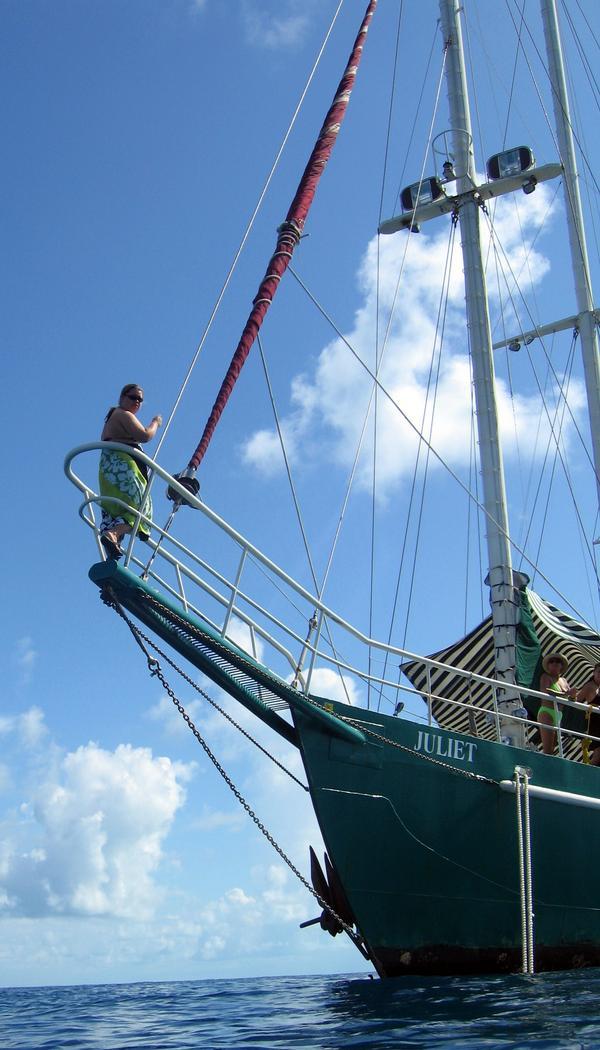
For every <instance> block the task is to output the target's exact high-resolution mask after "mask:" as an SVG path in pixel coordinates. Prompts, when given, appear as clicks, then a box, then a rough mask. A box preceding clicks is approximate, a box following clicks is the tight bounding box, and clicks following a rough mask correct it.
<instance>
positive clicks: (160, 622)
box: [88, 560, 366, 747]
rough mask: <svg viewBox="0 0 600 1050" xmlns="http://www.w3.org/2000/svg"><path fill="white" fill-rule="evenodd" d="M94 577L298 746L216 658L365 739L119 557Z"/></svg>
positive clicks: (349, 735)
mask: <svg viewBox="0 0 600 1050" xmlns="http://www.w3.org/2000/svg"><path fill="white" fill-rule="evenodd" d="M88 575H89V578H90V580H91V581H92V582H93V583H95V584H96V585H97V586H98V587H99V588H100V590H101V591H102V590H104V589H110V590H112V592H113V594H114V596H115V598H116V599H117V601H118V602H119V603H120V604H121V605H122V606H123V608H124V609H126V610H127V611H128V612H130V613H132V614H133V615H134V616H135V617H136V618H137V619H139V620H141V621H142V623H144V624H145V626H147V627H149V628H150V630H152V631H153V632H154V633H155V634H157V635H159V637H161V638H162V639H163V640H164V641H166V642H168V644H169V645H170V646H172V648H173V649H175V650H176V651H177V652H178V653H180V655H181V656H183V657H185V659H186V660H188V661H189V662H190V663H191V664H193V666H194V667H197V668H198V669H199V670H200V671H202V672H203V673H204V674H206V675H207V676H208V677H209V678H210V679H211V680H212V681H213V682H215V684H216V685H219V686H220V687H221V688H223V689H224V690H225V691H226V692H227V693H229V695H230V696H233V697H234V699H236V700H238V701H239V702H240V703H241V704H242V705H243V706H244V707H246V708H247V709H248V710H249V711H251V712H252V714H254V715H256V717H257V718H259V719H260V720H261V721H262V722H264V723H265V724H267V725H268V726H270V728H271V729H273V730H275V732H276V733H278V734H279V735H280V736H282V737H284V738H285V739H286V740H287V741H288V742H289V743H291V744H294V746H295V747H298V746H299V743H298V737H297V733H296V730H295V729H294V727H293V726H292V725H290V723H289V722H286V720H285V719H284V718H282V717H281V716H280V715H278V714H277V712H276V711H273V710H271V708H270V707H268V706H267V705H266V704H264V703H263V702H262V701H261V700H259V699H258V698H257V697H255V696H253V695H252V693H251V692H250V691H249V690H247V689H246V688H245V687H244V686H243V685H242V684H240V683H239V682H237V681H236V680H235V679H234V678H233V677H232V676H231V675H230V674H228V672H227V671H226V670H225V669H224V668H222V667H220V666H219V665H218V664H217V663H216V658H217V657H223V656H224V657H225V659H226V660H227V661H228V662H229V663H231V664H232V665H233V666H234V667H236V668H237V669H239V670H240V671H242V672H245V673H246V674H248V675H250V676H251V677H252V678H253V679H254V680H255V681H256V682H258V683H259V684H260V685H262V686H264V687H265V688H267V689H270V690H271V691H272V692H273V693H275V694H276V695H277V696H279V697H281V699H282V700H285V701H286V703H288V704H289V706H290V708H291V709H292V711H294V712H301V713H302V714H304V715H306V716H307V717H308V718H310V719H311V721H313V722H314V723H317V724H318V726H319V728H321V729H322V730H323V731H325V732H326V733H328V734H330V735H333V736H337V737H341V738H342V739H344V740H347V741H350V742H352V743H353V744H365V743H366V738H365V736H364V734H363V733H362V732H361V731H360V730H359V729H355V728H354V727H353V726H350V725H348V724H347V723H346V722H343V721H342V720H341V719H340V718H338V717H337V716H336V715H335V714H333V713H332V712H330V711H326V710H323V708H322V707H320V706H319V707H317V706H316V705H315V703H313V701H312V700H311V698H310V697H306V696H302V695H301V694H299V693H297V692H296V690H294V689H292V688H291V686H289V685H288V683H287V682H284V680H283V679H282V678H279V677H278V676H277V675H276V674H275V673H274V672H272V671H270V670H269V669H268V668H266V667H264V666H263V665H262V664H259V663H258V662H257V661H256V660H253V658H252V657H251V656H250V655H249V654H248V653H246V652H244V651H243V650H242V649H240V648H238V647H237V646H236V645H235V644H234V643H233V642H230V641H229V640H228V639H225V638H223V637H222V635H220V634H218V633H217V632H216V631H215V630H214V629H213V628H211V627H210V626H209V625H208V624H207V623H205V622H204V621H202V620H201V619H199V618H198V617H196V616H193V615H192V614H191V613H189V612H186V611H184V610H183V609H182V608H181V607H180V606H179V604H178V603H176V602H174V601H173V600H172V599H171V598H169V597H168V596H167V595H165V594H164V593H163V592H162V591H160V590H158V589H157V588H155V587H152V586H150V584H149V583H147V582H146V581H145V580H142V579H140V577H139V576H136V575H135V574H134V573H133V572H131V570H130V569H126V568H124V567H122V566H120V565H119V564H118V563H117V562H116V561H112V560H109V561H103V562H98V563H96V564H95V565H92V567H91V568H90V570H89V573H88ZM149 597H150V598H152V599H154V600H155V601H157V602H159V603H160V605H162V606H163V608H164V609H165V612H166V613H173V614H174V615H175V616H177V617H178V618H179V620H180V621H183V623H184V624H186V625H188V626H189V628H190V631H192V632H193V633H194V635H195V636H196V637H198V636H200V637H201V641H202V644H203V645H205V646H206V647H207V648H209V649H212V651H213V653H214V657H215V659H214V660H213V659H211V657H210V656H209V655H205V654H203V653H201V652H199V650H198V649H197V648H196V647H195V646H194V645H192V644H191V642H187V641H186V640H185V639H184V638H182V637H181V636H180V635H179V634H178V632H177V631H176V630H175V629H174V628H173V627H172V626H171V625H170V624H169V623H168V622H167V621H166V620H165V619H163V618H161V616H160V614H159V613H158V612H157V611H156V610H155V609H154V608H153V606H152V605H151V604H150V603H149V602H148V601H147V599H148V598H149Z"/></svg>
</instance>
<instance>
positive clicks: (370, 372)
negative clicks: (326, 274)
mask: <svg viewBox="0 0 600 1050" xmlns="http://www.w3.org/2000/svg"><path fill="white" fill-rule="evenodd" d="M296 279H297V280H298V282H299V283H300V284H301V286H302V287H303V288H304V290H305V292H306V294H307V295H308V296H309V298H310V299H311V301H312V302H313V303H314V305H315V306H316V308H317V309H318V310H319V312H320V313H321V314H322V315H323V317H324V318H325V320H326V321H327V322H328V323H329V324H330V325H331V327H332V329H333V331H334V332H335V333H336V335H337V336H338V337H339V338H340V339H341V340H342V342H343V343H344V345H345V346H346V347H347V349H348V350H349V351H350V353H351V354H352V356H353V357H354V358H355V360H356V361H357V362H358V364H359V365H360V366H361V368H362V369H363V371H365V372H366V374H367V375H368V376H369V377H370V379H371V380H372V381H373V383H375V384H376V385H377V386H378V388H379V390H381V392H382V394H383V395H384V397H385V398H386V400H387V401H389V403H390V404H391V405H392V407H393V408H395V410H396V411H397V412H398V413H399V414H400V415H401V416H402V418H403V419H404V420H405V422H406V423H407V424H408V426H409V427H410V429H411V430H412V431H413V432H414V433H415V434H416V436H417V438H419V440H421V441H422V442H423V443H424V444H425V445H426V446H427V448H429V450H430V452H431V454H432V456H433V457H434V459H435V460H436V461H437V462H438V463H439V464H440V466H441V467H443V468H444V470H445V471H446V472H447V473H448V475H449V476H450V477H451V478H452V480H453V481H455V482H456V484H457V485H458V486H459V488H461V489H462V490H463V492H465V493H466V494H467V496H468V497H469V498H470V499H471V500H472V501H473V503H474V504H475V505H476V506H477V507H478V508H479V510H480V511H481V512H482V513H483V514H484V515H485V517H486V519H489V521H491V522H493V524H494V527H495V528H497V529H499V530H500V532H501V533H502V535H504V536H505V537H506V539H507V540H508V541H509V543H510V545H511V547H513V549H514V550H515V551H516V552H517V554H520V555H522V556H523V559H524V561H525V562H526V563H527V565H529V566H531V568H532V569H533V568H536V569H537V572H538V575H539V576H540V578H541V579H543V580H544V582H545V583H547V584H548V586H549V587H551V588H552V590H553V591H554V593H555V594H556V595H557V596H558V597H559V598H560V600H561V602H564V603H565V604H566V606H567V608H569V609H570V610H571V611H572V612H573V613H574V614H575V615H576V616H577V617H578V618H579V619H580V620H581V622H582V623H584V624H585V623H587V621H586V619H585V616H584V614H583V613H582V612H580V611H579V609H577V608H576V607H575V606H574V605H573V604H572V602H571V601H570V600H569V598H568V597H567V596H566V594H563V592H562V591H560V590H559V589H558V588H557V587H556V586H555V585H554V584H553V583H552V581H551V580H550V579H549V578H548V577H547V576H546V575H545V574H544V573H543V572H542V570H541V569H540V568H539V566H535V565H534V563H533V562H532V561H531V559H530V558H529V556H528V555H527V554H526V553H525V551H523V550H522V549H521V547H520V546H519V544H517V543H516V542H515V541H514V540H513V539H512V538H511V536H510V535H509V534H508V532H506V530H504V529H503V528H502V526H501V524H500V523H499V522H498V521H496V520H495V519H494V517H493V515H492V514H491V513H490V511H488V510H486V508H485V507H484V505H483V503H482V502H481V501H480V500H479V498H478V497H476V496H475V494H474V493H473V492H471V491H470V489H469V488H468V486H467V485H466V484H465V482H464V481H463V480H462V479H461V478H460V477H459V475H458V474H457V473H456V471H454V470H453V469H452V467H451V466H450V464H449V463H447V462H446V460H445V459H444V457H443V456H442V455H441V453H439V452H438V451H437V449H435V448H434V447H433V445H431V443H430V442H428V441H427V438H425V437H424V435H422V434H420V433H419V430H418V428H417V426H416V424H415V423H413V421H412V420H411V418H410V416H408V415H407V414H406V412H405V411H404V409H403V408H402V406H401V405H400V404H399V403H398V401H397V400H396V399H395V398H394V396H393V395H392V394H391V393H390V391H389V390H388V389H387V388H386V387H385V386H384V384H383V383H382V382H381V380H380V379H379V378H378V377H377V376H376V375H375V373H374V372H373V370H372V369H371V368H369V366H368V364H367V363H366V361H363V359H362V357H361V356H360V354H359V353H358V351H357V350H356V349H355V347H354V346H353V345H352V343H351V342H350V341H349V340H348V339H347V337H346V336H345V335H344V334H343V332H341V331H340V329H339V328H337V326H336V325H335V322H334V321H333V319H332V317H331V315H330V314H328V313H327V311H326V310H325V308H324V307H323V306H322V305H321V303H320V302H319V300H318V299H317V298H316V297H315V296H314V295H313V294H312V292H311V291H310V289H309V288H308V286H307V285H306V284H305V283H304V282H303V281H302V280H301V279H300V277H299V276H298V275H297V274H296Z"/></svg>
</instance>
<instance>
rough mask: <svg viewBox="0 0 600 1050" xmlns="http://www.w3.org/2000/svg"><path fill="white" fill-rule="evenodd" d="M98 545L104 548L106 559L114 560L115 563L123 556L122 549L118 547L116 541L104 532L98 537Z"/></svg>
mask: <svg viewBox="0 0 600 1050" xmlns="http://www.w3.org/2000/svg"><path fill="white" fill-rule="evenodd" d="M100 543H101V544H102V546H103V547H104V550H105V551H106V553H107V554H108V557H109V558H114V559H115V561H118V560H119V558H122V557H123V555H124V554H125V551H124V550H123V548H122V547H120V546H119V544H118V543H117V542H116V540H113V539H112V538H111V537H110V536H109V535H108V533H106V532H105V533H104V535H103V536H101V537H100Z"/></svg>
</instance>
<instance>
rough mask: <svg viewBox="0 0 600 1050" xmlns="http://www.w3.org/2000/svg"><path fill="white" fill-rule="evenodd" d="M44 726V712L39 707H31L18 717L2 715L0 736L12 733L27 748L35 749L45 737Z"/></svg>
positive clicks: (45, 729)
mask: <svg viewBox="0 0 600 1050" xmlns="http://www.w3.org/2000/svg"><path fill="white" fill-rule="evenodd" d="M47 732H48V730H47V728H46V726H45V724H44V712H43V711H42V709H41V707H37V705H35V704H34V705H33V706H32V707H29V708H28V709H27V710H26V711H23V713H22V714H20V715H2V717H0V736H4V735H8V734H9V733H14V734H15V735H16V736H17V737H18V739H19V741H20V742H21V743H22V744H23V745H24V746H25V747H27V748H35V747H37V745H38V744H39V743H41V741H42V740H43V739H44V737H45V736H46V735H47Z"/></svg>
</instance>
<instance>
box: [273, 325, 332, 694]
mask: <svg viewBox="0 0 600 1050" xmlns="http://www.w3.org/2000/svg"><path fill="white" fill-rule="evenodd" d="M256 339H257V342H258V349H259V353H260V359H261V362H262V366H263V372H264V376H265V382H266V384H267V390H268V393H269V400H270V402H271V408H272V411H273V416H274V418H275V426H276V428H277V436H278V438H279V445H280V448H281V453H282V455H283V461H284V464H285V469H286V474H287V479H288V484H289V486H290V491H291V494H292V501H293V503H294V509H295V511H296V518H297V521H298V526H299V528H300V533H301V536H302V542H303V544H304V550H305V553H306V557H307V560H308V565H309V569H310V574H311V577H312V581H313V585H314V588H315V593H316V597H317V598H319V599H320V598H321V592H320V589H319V584H318V581H317V574H316V571H315V567H314V564H313V560H312V556H311V553H310V544H309V542H308V536H307V534H306V528H305V526H304V520H303V516H302V510H301V508H300V501H299V499H298V494H297V492H296V486H295V484H294V479H293V477H292V469H291V464H290V460H289V456H288V454H287V449H286V445H285V439H284V435H283V430H282V427H281V423H280V420H279V413H278V411H277V405H276V403H275V396H274V393H273V387H272V385H271V378H270V376H269V370H268V368H267V360H266V357H265V354H264V350H263V345H262V339H261V337H260V333H257V336H256ZM315 614H316V610H315ZM315 614H313V618H312V619H314V618H315ZM325 629H326V632H327V636H328V639H329V644H330V646H331V650H332V652H333V654H334V656H336V657H337V653H336V649H335V646H334V644H333V639H332V637H331V632H330V627H329V624H328V623H326V624H325ZM300 660H301V656H300V657H299V660H298V668H297V671H298V672H299V671H300V670H301V667H300ZM337 670H338V673H339V677H340V682H341V685H342V688H343V690H344V693H345V695H346V700H347V701H348V703H350V695H349V692H348V686H347V684H346V681H345V679H344V676H343V674H342V672H341V668H340V667H338V668H337Z"/></svg>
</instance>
